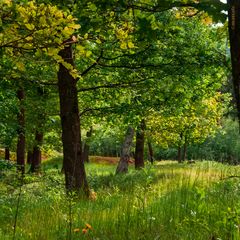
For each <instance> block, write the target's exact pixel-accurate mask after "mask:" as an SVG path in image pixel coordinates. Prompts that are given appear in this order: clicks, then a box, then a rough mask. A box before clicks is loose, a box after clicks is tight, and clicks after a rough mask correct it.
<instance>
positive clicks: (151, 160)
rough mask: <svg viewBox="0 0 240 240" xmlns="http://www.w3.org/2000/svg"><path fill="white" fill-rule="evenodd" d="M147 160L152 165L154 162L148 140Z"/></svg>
mask: <svg viewBox="0 0 240 240" xmlns="http://www.w3.org/2000/svg"><path fill="white" fill-rule="evenodd" d="M148 159H149V161H150V162H151V164H153V162H154V157H153V148H152V143H151V141H150V140H148Z"/></svg>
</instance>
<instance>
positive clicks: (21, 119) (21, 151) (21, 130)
mask: <svg viewBox="0 0 240 240" xmlns="http://www.w3.org/2000/svg"><path fill="white" fill-rule="evenodd" d="M17 97H18V100H19V106H20V107H19V113H18V116H17V119H18V140H17V166H18V167H17V169H18V171H20V172H21V173H22V174H24V172H25V108H24V105H23V102H24V97H25V96H24V90H23V88H19V90H18V91H17Z"/></svg>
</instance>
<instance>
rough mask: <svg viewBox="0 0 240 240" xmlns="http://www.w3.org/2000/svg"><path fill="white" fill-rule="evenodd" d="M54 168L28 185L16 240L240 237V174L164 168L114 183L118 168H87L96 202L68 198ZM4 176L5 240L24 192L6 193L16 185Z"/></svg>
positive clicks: (209, 167)
mask: <svg viewBox="0 0 240 240" xmlns="http://www.w3.org/2000/svg"><path fill="white" fill-rule="evenodd" d="M54 161H59V160H54ZM54 161H52V162H51V161H49V164H50V165H49V166H48V165H46V169H45V170H44V171H43V173H42V175H40V176H36V175H27V177H26V179H25V180H24V184H23V187H22V195H21V199H20V208H19V215H18V220H17V228H16V239H23V240H25V239H31V240H32V239H33V240H35V239H36V240H37V239H39V240H42V239H49V240H55V239H64V240H66V239H69V238H70V236H71V238H72V239H92V240H93V239H104V240H105V239H106V240H108V239H109V240H110V239H111V240H112V239H116V240H118V239H119V240H120V239H121V240H122V239H146V240H147V239H149V240H150V239H151V240H152V239H166V240H167V239H181V240H182V239H183V240H185V239H189V240H190V239H196V240H198V239H201V240H205V239H214V238H215V239H217V238H219V239H226V240H227V239H239V238H240V236H239V225H240V211H239V209H240V178H239V176H240V169H239V167H233V166H227V165H222V164H219V163H213V162H207V161H203V162H196V164H186V163H184V164H178V163H176V162H173V161H171V162H169V161H166V162H161V163H159V164H155V165H153V166H151V165H150V164H149V165H148V164H147V166H146V168H145V169H143V170H140V171H135V170H134V169H133V168H130V171H129V173H128V174H126V175H117V176H116V175H115V167H116V166H114V165H106V164H104V165H101V164H91V163H90V164H87V165H86V170H87V173H88V181H89V185H90V187H91V189H92V191H93V192H94V194H95V198H94V199H91V200H78V201H76V200H74V199H72V200H70V199H69V197H67V196H66V194H65V190H64V176H63V174H62V173H61V171H59V169H56V168H55V169H54V168H51V166H52V165H51V164H52V163H53V162H54ZM45 164H47V162H46V163H45ZM4 176H5V177H4V178H3V179H2V183H1V185H2V186H3V188H2V190H1V193H2V194H1V197H0V201H1V205H0V222H1V232H0V239H12V234H13V230H12V226H13V222H14V216H15V212H16V202H17V196H18V193H19V190H20V189H19V187H18V185H14V188H13V187H11V188H9V187H7V185H8V184H9V182H11V179H12V180H14V181H15V180H16V179H15V178H14V172H8V173H7V174H6V175H4ZM70 210H71V211H70ZM70 212H71V214H70ZM86 224H89V226H91V231H90V228H86ZM76 229H79V231H77V230H76ZM84 229H85V230H84Z"/></svg>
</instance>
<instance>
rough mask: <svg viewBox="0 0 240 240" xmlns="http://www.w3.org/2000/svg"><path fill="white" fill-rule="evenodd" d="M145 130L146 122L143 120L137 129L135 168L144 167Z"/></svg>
mask: <svg viewBox="0 0 240 240" xmlns="http://www.w3.org/2000/svg"><path fill="white" fill-rule="evenodd" d="M144 131H145V122H144V120H142V121H141V123H140V126H139V127H138V129H137V131H136V148H135V169H141V168H144Z"/></svg>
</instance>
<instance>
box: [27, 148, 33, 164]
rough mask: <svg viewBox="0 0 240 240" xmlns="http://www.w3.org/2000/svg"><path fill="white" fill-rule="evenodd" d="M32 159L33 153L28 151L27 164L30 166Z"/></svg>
mask: <svg viewBox="0 0 240 240" xmlns="http://www.w3.org/2000/svg"><path fill="white" fill-rule="evenodd" d="M32 159H33V152H32V151H30V150H29V151H28V152H27V163H28V164H31V163H32Z"/></svg>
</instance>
